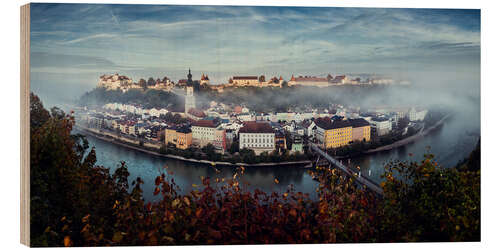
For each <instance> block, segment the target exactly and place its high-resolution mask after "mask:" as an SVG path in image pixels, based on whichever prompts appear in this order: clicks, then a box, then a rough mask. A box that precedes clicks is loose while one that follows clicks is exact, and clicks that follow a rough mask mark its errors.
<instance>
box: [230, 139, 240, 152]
mask: <svg viewBox="0 0 500 250" xmlns="http://www.w3.org/2000/svg"><path fill="white" fill-rule="evenodd" d="M239 149H240V145H239V143H238V141H233V142H232V143H231V146H230V147H229V152H230V153H231V154H234V153H236V152H238V151H239Z"/></svg>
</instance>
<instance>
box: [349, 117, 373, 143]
mask: <svg viewBox="0 0 500 250" xmlns="http://www.w3.org/2000/svg"><path fill="white" fill-rule="evenodd" d="M348 121H349V123H350V124H351V126H352V141H363V142H367V141H370V130H371V127H370V123H369V122H367V121H366V120H365V119H363V118H356V119H349V120H348Z"/></svg>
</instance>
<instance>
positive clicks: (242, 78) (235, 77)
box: [233, 76, 258, 80]
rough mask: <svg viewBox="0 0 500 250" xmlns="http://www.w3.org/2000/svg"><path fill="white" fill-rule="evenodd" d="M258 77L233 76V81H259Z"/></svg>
mask: <svg viewBox="0 0 500 250" xmlns="http://www.w3.org/2000/svg"><path fill="white" fill-rule="evenodd" d="M257 79H258V77H257V76H233V80H257Z"/></svg>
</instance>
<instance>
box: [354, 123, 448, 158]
mask: <svg viewBox="0 0 500 250" xmlns="http://www.w3.org/2000/svg"><path fill="white" fill-rule="evenodd" d="M449 117H450V115H449V114H448V115H446V116H445V117H443V118H441V120H439V121H438V122H436V124H434V125H432V126H431V127H429V128H426V129H424V130H421V131H419V132H418V133H417V134H415V135H412V136H410V137H407V138H405V139H402V140H399V141H397V142H394V143H392V144H389V145H385V146H381V147H378V148H374V149H370V150H367V151H365V152H363V154H373V153H377V152H382V151H388V150H392V149H395V148H398V147H401V146H404V145H407V144H409V143H413V142H415V141H417V140H419V139H421V138H423V137H424V136H426V135H427V134H429V133H430V132H432V131H433V130H435V129H436V128H438V127H439V126H441V125H442V124H443V123H444V121H445V120H446V119H448V118H449Z"/></svg>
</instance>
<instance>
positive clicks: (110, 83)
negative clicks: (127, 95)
mask: <svg viewBox="0 0 500 250" xmlns="http://www.w3.org/2000/svg"><path fill="white" fill-rule="evenodd" d="M129 85H132V79H130V78H129V77H127V76H123V75H119V74H118V73H115V74H114V75H102V76H100V77H99V82H98V83H97V87H99V88H106V89H111V90H117V89H121V88H127V87H128V86H129Z"/></svg>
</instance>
